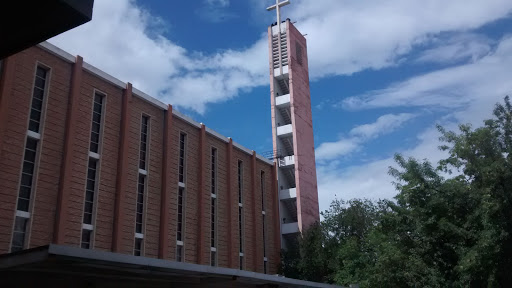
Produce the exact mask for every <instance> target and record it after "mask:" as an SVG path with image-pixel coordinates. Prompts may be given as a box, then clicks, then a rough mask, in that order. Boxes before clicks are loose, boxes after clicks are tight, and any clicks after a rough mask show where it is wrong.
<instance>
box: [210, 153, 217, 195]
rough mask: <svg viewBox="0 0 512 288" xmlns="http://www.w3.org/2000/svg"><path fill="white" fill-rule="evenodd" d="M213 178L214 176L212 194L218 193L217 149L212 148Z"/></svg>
mask: <svg viewBox="0 0 512 288" xmlns="http://www.w3.org/2000/svg"><path fill="white" fill-rule="evenodd" d="M211 172H212V173H211V178H212V180H211V181H212V185H211V186H212V187H211V188H212V191H211V193H212V194H217V149H216V148H212V155H211Z"/></svg>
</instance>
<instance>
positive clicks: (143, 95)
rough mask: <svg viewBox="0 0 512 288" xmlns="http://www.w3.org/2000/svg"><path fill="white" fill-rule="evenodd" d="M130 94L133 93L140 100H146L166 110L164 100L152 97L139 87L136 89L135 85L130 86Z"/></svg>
mask: <svg viewBox="0 0 512 288" xmlns="http://www.w3.org/2000/svg"><path fill="white" fill-rule="evenodd" d="M132 94H133V96H136V97H139V98H141V99H142V100H146V101H147V102H149V103H151V104H153V105H155V106H157V107H159V108H162V109H164V110H167V107H168V105H167V104H165V103H164V102H162V101H160V100H158V99H156V98H154V97H151V96H149V95H148V94H146V93H144V92H142V91H140V90H139V89H137V88H135V87H132Z"/></svg>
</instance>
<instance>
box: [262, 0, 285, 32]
mask: <svg viewBox="0 0 512 288" xmlns="http://www.w3.org/2000/svg"><path fill="white" fill-rule="evenodd" d="M288 4H290V0H285V1H283V2H279V0H276V4H275V5H272V6H270V7H267V11H272V10H274V9H276V13H277V29H278V30H277V31H279V33H281V9H280V8H281V7H283V6H286V5H288Z"/></svg>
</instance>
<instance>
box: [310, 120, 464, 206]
mask: <svg viewBox="0 0 512 288" xmlns="http://www.w3.org/2000/svg"><path fill="white" fill-rule="evenodd" d="M444 124H446V126H445V127H446V128H447V129H450V130H453V129H455V128H456V125H454V124H453V123H444ZM439 136H440V135H439V133H438V132H437V130H436V129H435V128H434V127H432V126H431V127H430V128H427V129H426V130H425V131H423V132H422V133H420V134H419V135H418V136H417V140H418V142H419V144H418V145H417V146H416V147H414V148H413V149H408V150H403V149H401V150H397V151H396V152H397V153H401V154H402V155H404V156H405V157H415V158H416V159H419V160H422V159H428V160H429V161H430V162H431V163H436V162H437V161H439V160H441V159H443V158H445V157H446V156H447V155H446V153H445V152H443V151H440V150H439V149H438V148H437V147H438V146H439V142H438V138H439ZM333 163H334V165H333ZM390 166H391V167H398V165H396V163H395V162H394V160H393V157H392V156H391V155H389V156H388V157H386V156H385V157H383V158H382V159H380V160H375V161H371V162H369V163H365V164H361V165H354V166H350V167H343V166H340V165H337V160H334V161H333V162H327V163H323V164H322V163H320V164H317V177H318V198H319V205H320V211H323V210H326V209H328V208H329V205H330V204H331V202H332V200H334V199H336V198H338V199H344V200H349V199H353V198H368V199H372V200H378V199H392V198H393V197H394V196H395V195H396V190H395V187H394V186H393V184H392V181H394V180H395V179H393V177H391V176H390V175H389V174H388V170H389V167H390Z"/></svg>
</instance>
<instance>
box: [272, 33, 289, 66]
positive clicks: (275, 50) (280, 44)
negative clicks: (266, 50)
mask: <svg viewBox="0 0 512 288" xmlns="http://www.w3.org/2000/svg"><path fill="white" fill-rule="evenodd" d="M286 43H287V41H286V32H282V33H281V41H279V33H278V34H276V35H273V36H272V62H273V67H274V69H276V68H279V50H281V65H282V66H286V65H288V47H287V44H286Z"/></svg>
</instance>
